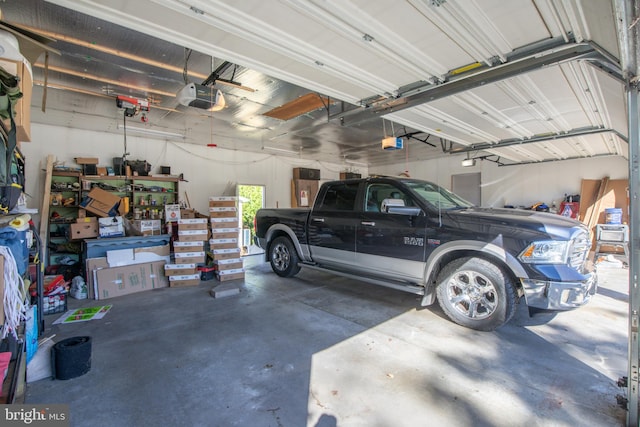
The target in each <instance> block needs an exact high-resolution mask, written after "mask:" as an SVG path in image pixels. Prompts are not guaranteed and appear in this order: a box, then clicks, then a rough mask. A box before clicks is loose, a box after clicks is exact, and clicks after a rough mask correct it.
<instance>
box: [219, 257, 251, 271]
mask: <svg viewBox="0 0 640 427" xmlns="http://www.w3.org/2000/svg"><path fill="white" fill-rule="evenodd" d="M214 262H215V263H216V265H217V267H218V271H224V270H236V269H238V268H242V267H244V265H243V264H242V258H229V259H220V260H217V261H214Z"/></svg>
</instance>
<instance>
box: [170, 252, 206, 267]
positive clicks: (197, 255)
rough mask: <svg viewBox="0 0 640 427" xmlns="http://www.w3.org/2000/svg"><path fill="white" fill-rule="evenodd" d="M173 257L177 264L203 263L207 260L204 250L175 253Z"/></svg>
mask: <svg viewBox="0 0 640 427" xmlns="http://www.w3.org/2000/svg"><path fill="white" fill-rule="evenodd" d="M173 258H174V259H175V260H176V264H201V263H204V262H205V260H206V256H205V253H204V252H184V253H174V254H173Z"/></svg>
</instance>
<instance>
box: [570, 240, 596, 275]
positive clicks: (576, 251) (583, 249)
mask: <svg viewBox="0 0 640 427" xmlns="http://www.w3.org/2000/svg"><path fill="white" fill-rule="evenodd" d="M590 249H591V239H589V234H588V233H587V232H585V231H580V232H579V233H577V234H576V235H575V236H574V237H573V244H572V245H571V249H570V253H569V265H570V266H571V267H573V268H575V269H576V270H577V271H583V270H584V264H585V261H586V260H587V256H588V255H589V250H590Z"/></svg>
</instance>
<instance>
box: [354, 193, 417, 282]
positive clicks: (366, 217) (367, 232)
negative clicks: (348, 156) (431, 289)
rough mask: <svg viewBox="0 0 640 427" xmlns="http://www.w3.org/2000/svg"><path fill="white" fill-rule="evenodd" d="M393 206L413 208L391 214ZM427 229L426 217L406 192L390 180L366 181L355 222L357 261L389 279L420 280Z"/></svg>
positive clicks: (367, 269) (369, 270)
mask: <svg viewBox="0 0 640 427" xmlns="http://www.w3.org/2000/svg"><path fill="white" fill-rule="evenodd" d="M393 206H404V207H414V212H411V213H410V212H403V213H393V211H394V210H393V209H392V207H393ZM398 211H400V210H398ZM426 229H427V217H426V216H425V213H424V212H423V211H422V210H420V209H419V208H418V207H417V204H415V203H414V202H413V199H412V197H411V196H410V195H409V194H407V193H405V192H403V191H402V190H401V189H399V188H397V187H395V186H394V185H392V184H389V183H375V182H373V183H368V184H367V187H366V191H365V199H364V201H363V210H362V212H361V214H360V220H359V221H358V225H357V233H356V264H357V265H358V266H359V267H360V268H362V269H363V271H365V272H372V273H375V274H376V275H381V276H387V277H389V278H391V279H403V280H409V281H422V277H423V275H424V266H425V264H424V263H425V247H426Z"/></svg>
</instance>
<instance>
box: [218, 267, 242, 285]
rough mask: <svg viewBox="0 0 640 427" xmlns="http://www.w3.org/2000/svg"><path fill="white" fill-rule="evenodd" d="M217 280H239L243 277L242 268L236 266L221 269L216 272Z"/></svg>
mask: <svg viewBox="0 0 640 427" xmlns="http://www.w3.org/2000/svg"><path fill="white" fill-rule="evenodd" d="M216 276H217V277H218V280H219V281H221V282H226V281H229V280H239V279H244V270H243V269H242V268H238V269H235V270H222V271H218V272H217V273H216Z"/></svg>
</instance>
